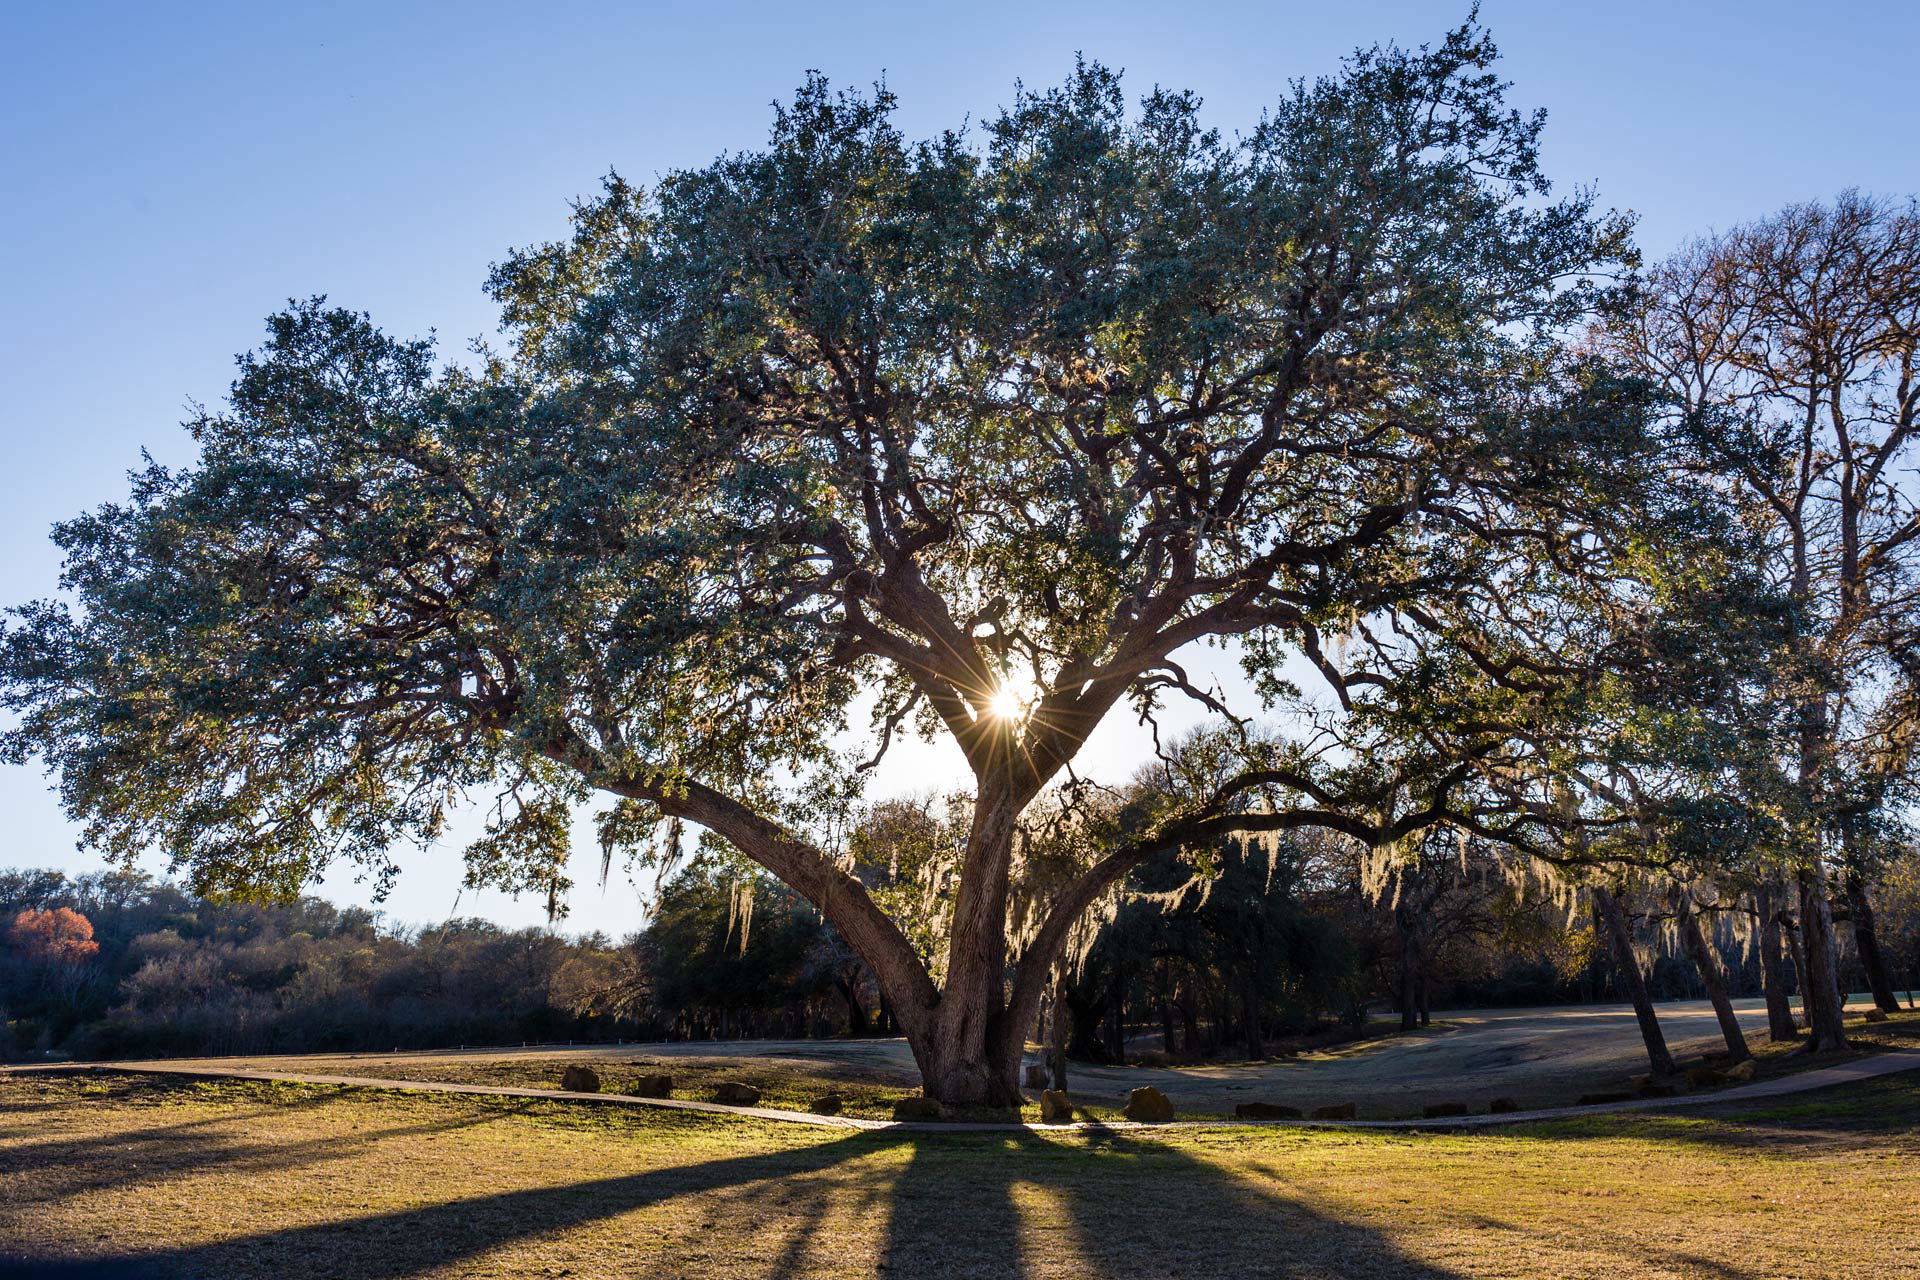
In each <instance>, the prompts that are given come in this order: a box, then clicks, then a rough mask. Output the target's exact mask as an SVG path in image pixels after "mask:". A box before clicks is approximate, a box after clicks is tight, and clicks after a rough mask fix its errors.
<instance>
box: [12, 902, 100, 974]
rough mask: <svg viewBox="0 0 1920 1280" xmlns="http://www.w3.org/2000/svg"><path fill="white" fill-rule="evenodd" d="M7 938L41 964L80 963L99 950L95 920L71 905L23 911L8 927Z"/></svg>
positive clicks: (20, 950)
mask: <svg viewBox="0 0 1920 1280" xmlns="http://www.w3.org/2000/svg"><path fill="white" fill-rule="evenodd" d="M7 941H8V943H10V944H11V945H12V946H13V947H14V948H15V949H17V950H18V951H19V952H20V953H21V954H22V955H23V956H25V957H26V958H27V959H28V960H29V961H31V962H34V963H39V964H47V965H59V966H63V967H64V966H68V965H77V964H81V963H84V962H85V961H88V960H91V959H93V957H95V956H97V955H99V954H100V944H99V943H97V942H95V941H94V940H93V922H92V921H90V920H88V919H87V918H86V917H85V916H83V915H81V914H80V913H79V912H78V911H75V910H74V909H73V908H71V907H54V908H52V909H51V910H47V911H22V912H20V913H19V914H18V915H16V916H14V918H13V923H12V924H11V925H9V926H8V927H7Z"/></svg>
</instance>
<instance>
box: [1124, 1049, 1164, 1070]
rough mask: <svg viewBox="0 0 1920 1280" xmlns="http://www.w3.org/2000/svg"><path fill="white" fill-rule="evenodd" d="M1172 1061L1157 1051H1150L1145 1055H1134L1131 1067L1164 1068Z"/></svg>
mask: <svg viewBox="0 0 1920 1280" xmlns="http://www.w3.org/2000/svg"><path fill="white" fill-rule="evenodd" d="M1172 1061H1173V1060H1172V1059H1171V1058H1169V1057H1167V1055H1166V1054H1164V1053H1161V1052H1160V1051H1159V1050H1158V1049H1151V1050H1149V1051H1147V1052H1146V1053H1139V1054H1135V1055H1134V1058H1133V1065H1134V1066H1136V1067H1165V1066H1168V1065H1171V1063H1172Z"/></svg>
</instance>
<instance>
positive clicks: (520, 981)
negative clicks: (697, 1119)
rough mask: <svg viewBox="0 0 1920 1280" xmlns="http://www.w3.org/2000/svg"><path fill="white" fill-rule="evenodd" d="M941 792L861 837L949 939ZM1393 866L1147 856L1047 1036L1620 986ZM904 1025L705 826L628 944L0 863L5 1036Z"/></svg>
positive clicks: (1194, 1054) (1198, 1039)
mask: <svg viewBox="0 0 1920 1280" xmlns="http://www.w3.org/2000/svg"><path fill="white" fill-rule="evenodd" d="M929 812H930V806H926V805H911V804H904V803H903V804H901V805H898V806H896V807H895V808H894V809H893V810H892V811H890V812H889V813H887V814H886V815H884V816H885V818H886V822H885V823H884V824H882V825H881V826H879V827H877V828H875V830H876V831H878V832H880V833H881V834H884V835H885V837H886V844H887V847H888V848H891V849H893V850H895V851H896V853H895V854H894V856H891V857H887V858H883V857H879V856H876V854H875V850H874V849H866V850H865V851H864V856H862V857H861V858H860V859H859V862H858V872H859V874H860V875H861V876H862V878H863V879H865V880H867V881H868V882H869V883H870V886H871V887H872V888H873V890H874V892H875V893H876V896H878V897H880V898H881V899H882V900H885V901H889V902H890V903H892V904H894V910H895V913H896V915H897V916H898V917H899V918H900V919H901V920H902V921H903V925H904V927H905V928H906V929H907V931H908V932H909V934H910V935H911V936H914V937H916V938H921V939H924V940H925V943H924V945H925V947H926V949H927V950H928V951H929V952H930V953H934V954H936V955H937V952H938V950H939V947H938V939H939V937H940V935H941V932H942V929H941V922H940V919H939V916H940V914H941V912H942V910H943V908H942V907H941V905H940V895H939V894H933V895H924V894H922V893H920V892H919V891H918V890H917V889H916V888H915V887H914V880H913V876H914V872H913V870H912V866H911V861H912V860H911V859H910V858H902V857H901V856H900V855H899V854H898V852H897V851H898V850H900V849H910V848H912V847H913V846H914V844H915V842H916V841H917V840H918V839H919V836H917V835H916V834H915V829H916V826H924V825H925V824H926V823H928V822H930V821H932V819H931V818H929V817H928V814H929ZM1896 871H1897V872H1898V874H1896V875H1894V876H1892V877H1890V879H1889V882H1888V889H1887V892H1886V894H1885V900H1886V910H1885V912H1884V925H1885V928H1886V932H1887V934H1888V937H1889V942H1890V944H1891V946H1890V950H1891V951H1892V952H1893V953H1894V955H1895V956H1896V957H1897V959H1896V963H1897V964H1899V965H1900V966H1901V967H1902V968H1903V969H1911V968H1912V967H1913V964H1912V961H1913V960H1914V959H1916V958H1920V956H1916V937H1915V935H1916V933H1917V932H1920V865H1916V864H1915V862H1914V860H1913V859H1910V858H1909V859H1905V860H1902V861H1901V862H1900V863H1899V864H1898V865H1897V867H1896ZM1392 875H1393V876H1395V877H1396V878H1397V879H1396V883H1394V884H1393V885H1391V886H1390V887H1389V888H1388V889H1387V890H1385V891H1384V892H1383V891H1382V890H1381V887H1380V886H1378V885H1374V886H1371V887H1369V886H1367V885H1365V884H1363V880H1364V878H1365V869H1364V867H1363V866H1362V865H1361V864H1359V863H1357V862H1356V861H1355V859H1354V858H1353V857H1352V855H1351V852H1350V851H1349V850H1346V849H1344V848H1343V847H1341V846H1340V845H1338V844H1337V843H1324V842H1315V841H1311V840H1305V839H1298V840H1289V841H1286V842H1283V843H1281V844H1279V845H1277V846H1275V847H1271V848H1265V849H1260V850H1256V849H1254V848H1252V847H1250V846H1240V845H1227V846H1224V847H1223V848H1222V849H1220V850H1219V851H1218V854H1217V864H1216V865H1214V866H1213V867H1212V868H1210V870H1209V873H1208V875H1206V876H1204V877H1195V876H1194V875H1193V874H1192V869H1191V868H1190V867H1187V866H1185V865H1183V864H1181V863H1179V862H1178V861H1176V860H1174V859H1171V858H1169V859H1165V860H1161V861H1158V862H1154V863H1150V864H1148V865H1146V866H1144V867H1142V868H1141V869H1140V870H1139V871H1138V872H1137V873H1136V874H1135V876H1134V877H1133V878H1132V880H1131V881H1130V884H1129V892H1128V894H1127V895H1125V897H1124V898H1123V901H1122V903H1121V905H1120V906H1119V907H1118V908H1117V910H1115V911H1114V912H1113V914H1112V915H1111V916H1110V917H1109V918H1107V919H1106V920H1104V921H1102V922H1100V923H1099V924H1098V926H1097V927H1095V928H1093V929H1091V930H1090V931H1089V933H1088V934H1087V936H1086V939H1085V941H1084V945H1082V946H1081V947H1080V948H1079V951H1078V954H1077V955H1076V956H1075V957H1074V963H1073V965H1072V966H1070V969H1069V971H1068V978H1067V980H1066V981H1065V983H1064V984H1063V985H1062V986H1061V988H1060V989H1059V991H1058V992H1057V993H1056V995H1057V1000H1058V1008H1059V1010H1060V1018H1059V1024H1058V1028H1057V1031H1055V1032H1052V1033H1050V1034H1052V1035H1054V1036H1057V1042H1059V1043H1063V1044H1065V1045H1066V1046H1067V1049H1068V1052H1069V1053H1070V1054H1071V1056H1074V1057H1077V1058H1083V1059H1094V1060H1113V1059H1116V1058H1120V1057H1123V1056H1132V1055H1135V1054H1137V1053H1139V1052H1142V1051H1148V1050H1151V1051H1161V1052H1167V1053H1170V1054H1173V1055H1174V1056H1177V1057H1182V1058H1205V1057H1214V1056H1225V1057H1233V1056H1240V1055H1243V1054H1253V1055H1258V1054H1260V1053H1262V1052H1264V1051H1267V1050H1270V1049H1271V1048H1272V1047H1273V1046H1274V1044H1275V1042H1276V1041H1284V1040H1286V1039H1288V1038H1290V1037H1294V1036H1299V1035H1312V1034H1320V1033H1323V1032H1326V1031H1329V1030H1337V1029H1338V1028H1339V1027H1341V1026H1343V1025H1346V1026H1351V1025H1355V1024H1357V1023H1358V1022H1360V1021H1361V1020H1363V1019H1364V1017H1365V1013H1366V1010H1367V1008H1368V1007H1369V1006H1370V1005H1371V1006H1374V1007H1376V1008H1377V1007H1379V1006H1380V1005H1382V1004H1384V1005H1386V1006H1388V1007H1391V1008H1397V1009H1405V1010H1407V1011H1408V1013H1407V1019H1406V1020H1407V1021H1408V1022H1409V1023H1412V1022H1414V1021H1417V1020H1419V1018H1420V1016H1421V1015H1423V1014H1424V1013H1425V1012H1426V1011H1427V1010H1428V1009H1430V1008H1436V1007H1447V1006H1472V1005H1503V1004H1504V1005H1514V1004H1546V1003H1575V1002H1586V1001H1595V1000H1601V1001H1611V1000H1621V999H1624V998H1625V996H1624V994H1623V992H1622V991H1621V989H1620V987H1619V983H1618V976H1617V974H1616V972H1615V969H1614V966H1613V965H1612V964H1611V963H1610V962H1609V960H1608V959H1607V957H1606V955H1605V951H1604V948H1603V947H1601V946H1600V945H1599V943H1598V942H1597V940H1596V938H1595V934H1594V930H1593V927H1592V922H1591V919H1590V917H1589V916H1588V915H1587V914H1586V912H1585V910H1584V908H1582V909H1575V910H1569V909H1568V907H1567V905H1566V904H1564V903H1561V902H1555V901H1552V900H1550V899H1546V898H1542V897H1541V896H1539V895H1538V893H1537V892H1535V891H1534V889H1535V887H1530V886H1529V885H1528V884H1527V883H1525V882H1509V881H1508V880H1506V879H1505V878H1503V877H1502V876H1500V875H1499V874H1498V873H1497V870H1496V869H1495V868H1494V866H1493V864H1491V863H1488V864H1485V865H1479V864H1475V863H1472V862H1463V861H1461V860H1460V859H1459V858H1458V857H1457V855H1453V854H1445V853H1440V854H1436V855H1435V856H1434V857H1431V858H1424V859H1423V858H1418V857H1416V858H1414V859H1412V860H1411V861H1408V862H1405V863H1403V864H1401V865H1400V866H1398V867H1396V868H1395V869H1394V870H1393V872H1392ZM916 913H918V914H916ZM1740 923H1741V922H1740V920H1739V918H1738V917H1737V916H1729V917H1727V918H1725V919H1723V920H1721V921H1720V924H1719V927H1718V928H1717V929H1716V930H1715V933H1716V935H1717V937H1718V946H1719V950H1720V952H1721V954H1722V957H1723V959H1724V960H1725V961H1726V964H1727V968H1728V970H1729V977H1730V979H1731V981H1732V985H1733V988H1734V994H1735V995H1751V994H1757V993H1758V991H1759V989H1760V979H1759V973H1758V968H1757V965H1756V963H1755V961H1754V959H1753V957H1752V956H1751V955H1750V954H1748V949H1747V948H1745V947H1744V946H1743V945H1741V941H1740V938H1739V929H1738V928H1737V927H1736V926H1738V925H1739V924H1740ZM1660 924H1661V922H1660V921H1659V920H1658V919H1657V918H1656V917H1654V916H1652V915H1649V916H1648V917H1647V918H1646V919H1643V920H1642V921H1641V923H1640V926H1639V927H1640V931H1641V938H1642V942H1643V945H1645V946H1646V948H1647V952H1648V956H1647V958H1648V965H1647V977H1648V980H1649V986H1650V987H1651V988H1652V991H1653V994H1654V995H1655V997H1656V998H1662V999H1671V998H1684V997H1697V996H1699V995H1700V994H1701V987H1700V982H1699V978H1698V975H1697V973H1696V971H1695V969H1694V967H1693V966H1692V965H1691V964H1689V963H1688V962H1687V961H1686V960H1685V959H1684V958H1683V957H1680V956H1677V955H1675V954H1673V953H1672V952H1673V949H1672V948H1671V947H1670V946H1667V945H1665V944H1664V943H1663V938H1662V934H1661V927H1660ZM1843 963H1844V964H1845V966H1846V967H1847V968H1848V969H1849V970H1852V969H1853V968H1854V966H1855V965H1856V963H1857V961H1856V959H1855V957H1853V956H1851V955H1850V954H1844V953H1843ZM1846 976H1848V977H1849V978H1853V977H1857V975H1856V974H1855V973H1853V972H1849V973H1848V974H1847V975H1846ZM1902 976H1903V977H1907V975H1906V974H1905V973H1904V972H1903V974H1902ZM1907 980H1908V981H1911V980H1912V979H1911V977H1907ZM894 1030H895V1027H894V1025H893V1019H892V1016H891V1011H890V1010H888V1009H887V1008H886V1006H885V1004H884V1002H883V1001H881V999H880V996H879V992H878V989H877V986H876V985H875V983H874V982H873V979H872V976H871V974H869V973H868V972H867V970H866V968H865V966H864V965H863V964H862V963H861V962H860V960H859V958H858V957H857V956H855V955H854V954H853V952H852V951H851V949H850V948H848V947H847V946H846V944H845V943H844V942H843V941H842V940H841V939H840V938H839V937H838V936H837V935H836V934H835V933H834V931H833V930H832V928H831V927H829V926H828V925H827V924H826V923H825V922H824V921H823V920H822V919H821V917H820V916H819V914H818V913H817V912H815V911H814V910H813V909H812V907H810V906H809V905H808V904H807V903H806V902H804V901H803V900H801V899H800V898H798V897H797V896H796V895H795V894H793V893H792V891H791V890H789V889H787V888H786V887H785V886H783V885H782V884H780V883H779V882H778V881H777V880H774V879H772V878H771V877H769V876H767V875H765V874H764V873H762V872H760V871H758V870H757V869H756V868H754V867H753V866H752V865H751V864H748V863H746V862H744V861H742V860H739V859H737V858H733V857H729V856H727V855H725V854H724V853H722V852H720V851H718V850H717V849H715V848H713V847H712V846H709V847H708V848H706V849H705V850H703V851H702V852H701V853H700V854H699V855H698V856H696V857H694V858H693V859H692V860H691V861H690V862H688V863H687V864H686V865H684V866H683V867H681V868H680V870H679V871H678V872H677V874H675V875H674V876H673V877H672V878H671V879H670V880H669V881H668V882H667V884H666V885H665V887H664V888H663V890H662V891H661V893H660V895H659V899H658V901H657V902H656V903H655V906H654V911H653V913H652V916H651V918H650V920H649V923H648V927H647V928H646V929H645V930H644V931H642V932H640V933H638V934H635V935H633V936H631V937H628V938H626V939H624V940H621V941H614V940H611V939H609V938H607V937H605V936H604V935H598V934H593V935H586V936H581V937H571V938H570V937H567V936H563V935H561V934H559V933H557V932H555V931H554V930H551V929H540V928H526V929H511V930H510V929H503V928H501V927H499V926H498V925H494V924H491V923H488V922H486V921H484V920H471V919H456V920H450V921H448V922H446V923H444V924H441V925H437V926H433V927H429V928H406V927H398V926H395V925H393V924H392V923H390V922H388V921H386V920H385V919H384V917H382V916H380V915H379V914H377V913H375V912H373V911H369V910H367V909H365V908H360V907H346V908H342V907H336V906H333V905H331V904H329V903H327V902H324V901H322V900H320V899H318V898H302V899H300V900H299V901H297V902H293V903H290V904H287V905H257V904H248V903H218V902H212V901H208V900H206V899H203V898H199V897H196V896H194V895H192V894H190V893H187V892H185V891H183V890H182V889H180V888H178V887H177V886H175V885H173V884H171V883H167V882H164V881H159V880H156V879H153V878H151V877H149V876H145V875H139V874H126V873H120V872H101V873H97V874H91V875H83V876H75V877H69V876H66V875H63V874H61V873H59V872H56V871H36V870H24V871H21V870H11V871H0V1058H12V1059H20V1058H30V1057H36V1056H41V1055H45V1054H49V1053H52V1054H62V1055H71V1056H74V1057H78V1058H114V1057H140V1056H160V1055H198V1054H237V1053H266V1052H288V1053H291V1052H321V1051H329V1050H342V1051H345V1050H388V1049H396V1048H398V1049H427V1048H442V1047H451V1046H456V1045H462V1044H468V1045H480V1044H515V1043H520V1042H523V1041H554V1040H611V1039H616V1038H624V1039H639V1040H646V1039H729V1038H742V1037H778V1038H803V1037H825V1036H841V1035H867V1034H890V1033H892V1032H893V1031H894Z"/></svg>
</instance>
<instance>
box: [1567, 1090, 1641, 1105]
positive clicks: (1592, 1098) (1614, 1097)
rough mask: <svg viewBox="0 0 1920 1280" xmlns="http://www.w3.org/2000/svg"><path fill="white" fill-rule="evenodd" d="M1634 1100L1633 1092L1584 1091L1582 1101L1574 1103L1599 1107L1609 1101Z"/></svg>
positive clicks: (1581, 1096)
mask: <svg viewBox="0 0 1920 1280" xmlns="http://www.w3.org/2000/svg"><path fill="white" fill-rule="evenodd" d="M1632 1101H1633V1095H1632V1094H1631V1093H1626V1092H1621V1091H1616V1092H1611V1093H1583V1094H1581V1095H1580V1101H1578V1102H1576V1103H1574V1105H1575V1106H1577V1107H1598V1106H1604V1105H1605V1104H1607V1103H1609V1102H1632Z"/></svg>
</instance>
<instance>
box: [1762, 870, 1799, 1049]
mask: <svg viewBox="0 0 1920 1280" xmlns="http://www.w3.org/2000/svg"><path fill="white" fill-rule="evenodd" d="M1753 907H1754V911H1755V913H1756V914H1757V915H1758V916H1759V917H1760V988H1761V990H1762V991H1764V992H1765V993H1766V998H1767V1038H1768V1039H1770V1040H1779V1041H1786V1040H1798V1039H1799V1038H1800V1029H1799V1028H1798V1027H1796V1026H1794V1024H1793V1005H1792V1004H1791V1003H1790V1002H1789V1001H1788V999H1787V957H1786V955H1785V952H1784V950H1783V949H1782V947H1781V946H1780V892H1779V888H1778V887H1777V886H1776V885H1774V884H1773V883H1772V882H1771V881H1769V882H1767V883H1764V884H1762V885H1761V886H1760V887H1759V888H1758V889H1756V890H1755V891H1754V894H1753Z"/></svg>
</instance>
